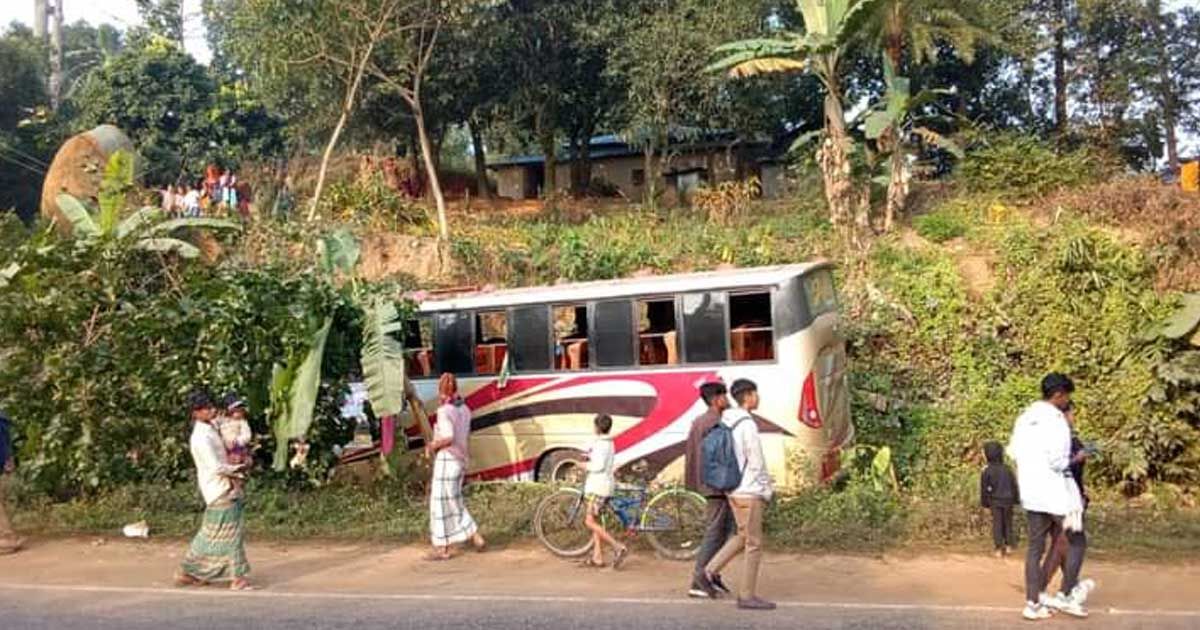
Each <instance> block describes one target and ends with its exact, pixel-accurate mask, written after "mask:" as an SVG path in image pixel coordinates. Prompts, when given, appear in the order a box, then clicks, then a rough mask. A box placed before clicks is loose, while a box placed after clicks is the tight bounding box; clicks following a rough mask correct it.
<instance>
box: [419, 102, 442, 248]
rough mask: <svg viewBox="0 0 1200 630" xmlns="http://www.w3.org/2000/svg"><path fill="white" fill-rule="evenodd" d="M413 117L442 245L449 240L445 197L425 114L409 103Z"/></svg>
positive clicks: (420, 108)
mask: <svg viewBox="0 0 1200 630" xmlns="http://www.w3.org/2000/svg"><path fill="white" fill-rule="evenodd" d="M410 105H411V106H412V109H413V117H414V118H415V119H416V121H417V140H418V141H419V142H420V143H421V155H422V157H423V158H424V159H425V170H426V173H425V176H426V179H427V180H428V181H429V190H430V191H432V192H433V201H434V204H435V205H436V206H437V217H438V238H439V239H441V241H442V242H443V243H445V242H448V241H449V240H450V225H449V223H448V222H447V219H446V197H445V196H444V195H442V181H441V178H440V177H439V176H438V171H437V164H436V163H435V162H434V159H433V144H432V143H431V142H430V141H429V132H428V131H427V130H426V129H425V112H424V110H423V109H422V107H421V103H420V102H419V101H416V102H414V103H410Z"/></svg>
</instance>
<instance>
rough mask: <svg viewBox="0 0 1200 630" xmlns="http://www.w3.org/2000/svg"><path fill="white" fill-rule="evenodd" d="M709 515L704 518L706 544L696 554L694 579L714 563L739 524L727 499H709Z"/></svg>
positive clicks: (701, 545)
mask: <svg viewBox="0 0 1200 630" xmlns="http://www.w3.org/2000/svg"><path fill="white" fill-rule="evenodd" d="M707 500H708V514H707V515H706V516H705V517H704V522H705V523H707V526H706V527H705V528H704V542H702V543H701V544H700V551H699V552H698V553H697V554H696V567H695V570H694V577H699V576H700V574H701V573H703V572H704V567H706V566H708V563H709V562H711V561H712V559H713V556H715V555H717V552H718V551H720V549H721V547H723V546H725V543H726V542H727V541H728V540H729V537H730V536H732V535H733V532H734V531H735V530H736V529H737V524H736V523H735V522H734V520H733V511H732V510H730V509H729V500H728V499H726V498H725V497H708V499H707Z"/></svg>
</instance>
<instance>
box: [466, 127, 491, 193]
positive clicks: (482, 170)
mask: <svg viewBox="0 0 1200 630" xmlns="http://www.w3.org/2000/svg"><path fill="white" fill-rule="evenodd" d="M467 129H468V130H470V132H471V152H472V153H474V154H475V185H476V187H478V188H479V191H478V192H477V193H476V194H477V195H479V196H480V197H483V198H484V199H487V200H489V201H491V200H492V199H493V196H492V185H491V183H490V182H489V181H488V174H487V155H486V154H485V153H484V151H485V148H484V146H483V133H482V131H481V130H480V129H479V121H477V120H471V121H469V122H468V123H467Z"/></svg>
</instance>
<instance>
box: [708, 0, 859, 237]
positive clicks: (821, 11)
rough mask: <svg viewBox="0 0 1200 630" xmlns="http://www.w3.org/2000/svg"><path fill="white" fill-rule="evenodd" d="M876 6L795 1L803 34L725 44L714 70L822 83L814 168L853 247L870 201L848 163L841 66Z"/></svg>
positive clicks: (839, 0)
mask: <svg viewBox="0 0 1200 630" xmlns="http://www.w3.org/2000/svg"><path fill="white" fill-rule="evenodd" d="M876 4H877V0H796V6H797V9H798V10H799V12H800V14H801V15H802V16H803V21H804V29H805V31H804V32H803V33H791V32H785V33H780V34H779V35H778V36H775V37H772V38H764V39H752V40H744V41H739V42H734V43H731V44H727V45H725V46H722V47H720V48H719V49H718V53H721V54H724V55H726V56H725V57H724V58H723V59H721V60H720V61H718V62H717V63H716V64H714V65H713V66H712V67H713V68H714V69H724V70H727V71H728V72H729V73H730V75H731V76H733V77H747V76H754V75H758V74H764V73H776V72H803V71H809V72H812V74H813V75H814V76H816V77H817V78H818V79H819V80H820V82H821V85H822V87H823V88H824V89H825V107H824V128H823V138H822V140H821V143H820V148H818V150H817V164H818V166H819V167H820V169H821V176H822V180H823V183H824V187H825V199H826V202H827V203H828V204H829V213H830V218H831V220H832V222H833V223H834V225H836V226H838V227H840V228H841V229H842V230H843V231H844V233H845V234H846V236H847V240H848V241H849V242H851V243H854V244H857V243H859V242H860V238H861V237H862V236H864V235H865V233H866V232H867V231H868V230H869V228H870V216H869V201H870V197H869V189H867V188H865V187H864V186H862V185H861V183H860V182H858V181H857V180H856V177H855V175H854V169H853V166H852V164H851V161H850V154H851V151H852V150H853V143H852V140H851V137H850V134H849V132H848V131H847V128H846V108H845V104H844V101H843V84H842V83H843V79H844V77H843V75H842V72H843V68H842V64H843V61H844V58H845V57H846V55H847V53H848V51H849V48H850V46H851V43H852V42H853V41H854V39H855V38H856V37H857V36H858V35H859V31H858V27H859V26H860V25H861V23H862V20H863V19H865V18H866V17H868V16H869V12H870V11H871V10H872V9H873V8H874V7H875V5H876Z"/></svg>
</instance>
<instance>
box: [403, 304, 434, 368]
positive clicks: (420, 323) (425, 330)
mask: <svg viewBox="0 0 1200 630" xmlns="http://www.w3.org/2000/svg"><path fill="white" fill-rule="evenodd" d="M404 369H405V370H407V371H408V375H409V377H410V378H425V377H429V376H433V319H432V318H429V317H418V318H417V319H410V320H408V321H406V322H404Z"/></svg>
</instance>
